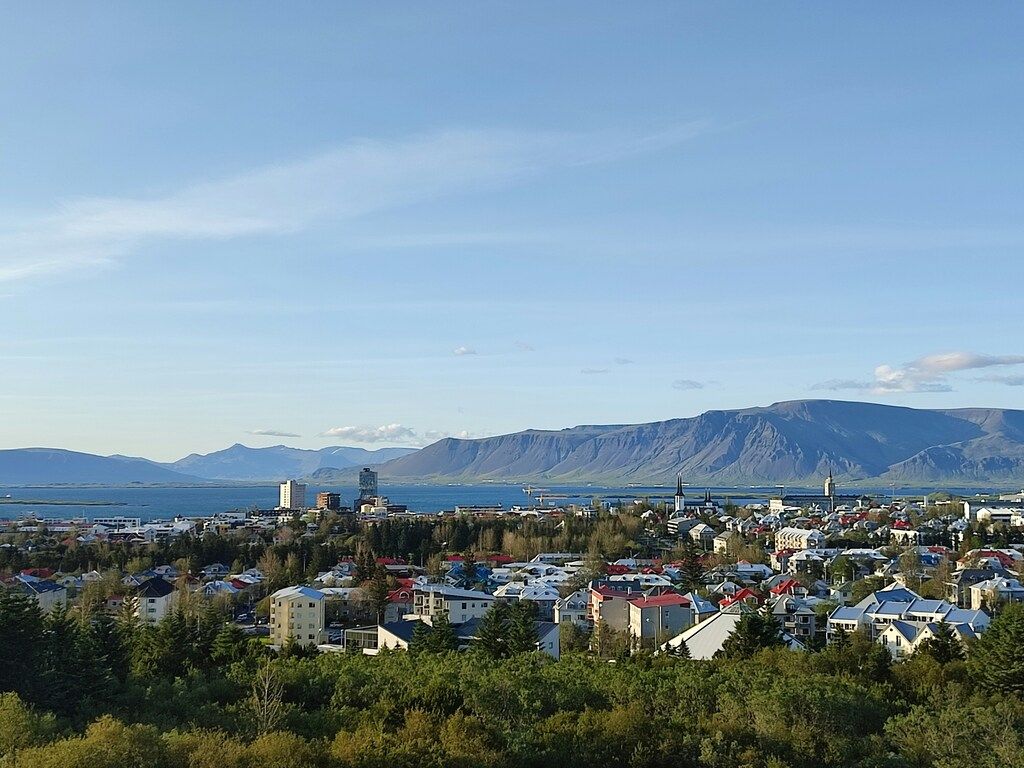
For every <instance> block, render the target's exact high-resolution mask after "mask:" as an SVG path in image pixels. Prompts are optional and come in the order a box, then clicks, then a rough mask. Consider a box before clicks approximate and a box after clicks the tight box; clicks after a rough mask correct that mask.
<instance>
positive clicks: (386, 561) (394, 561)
mask: <svg viewBox="0 0 1024 768" xmlns="http://www.w3.org/2000/svg"><path fill="white" fill-rule="evenodd" d="M377 565H405V560H403V559H402V558H400V557H378V558H377Z"/></svg>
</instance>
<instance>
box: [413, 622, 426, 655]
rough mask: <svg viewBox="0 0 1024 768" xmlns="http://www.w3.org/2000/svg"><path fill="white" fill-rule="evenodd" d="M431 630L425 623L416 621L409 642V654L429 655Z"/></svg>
mask: <svg viewBox="0 0 1024 768" xmlns="http://www.w3.org/2000/svg"><path fill="white" fill-rule="evenodd" d="M430 634H431V628H430V625H429V624H427V623H426V622H425V621H417V622H416V626H415V627H413V629H412V640H410V641H409V652H410V653H430V651H431V642H430Z"/></svg>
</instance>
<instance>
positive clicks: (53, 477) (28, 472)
mask: <svg viewBox="0 0 1024 768" xmlns="http://www.w3.org/2000/svg"><path fill="white" fill-rule="evenodd" d="M415 450H416V449H415V448H381V449H379V450H376V451H368V450H366V449H364V448H348V447H345V446H332V447H330V448H321V449H320V450H318V451H313V450H303V449H300V448H289V447H287V446H284V445H275V446H271V447H269V448H249V447H247V446H244V445H238V444H236V445H233V446H231V447H230V448H225V449H224V450H222V451H216V452H214V453H208V454H205V455H200V454H196V453H193V454H191V455H190V456H186V457H185V458H183V459H179V460H178V461H175V462H170V463H159V462H155V461H149V460H148V459H140V458H133V457H129V456H96V455H93V454H91V453H79V452H77V451H65V450H62V449H59V448H16V449H11V450H0V485H58V484H65V485H86V484H88V485H103V484H110V485H123V484H127V483H147V484H157V483H175V484H195V483H203V482H214V481H231V482H258V481H269V480H285V479H288V478H297V477H307V476H310V475H312V474H313V473H314V472H316V471H317V470H320V469H332V470H338V471H340V470H343V469H345V468H348V467H363V466H367V465H377V464H381V463H383V462H385V461H388V460H389V459H395V458H398V457H401V456H406V455H407V454H409V453H412V452H414V451H415Z"/></svg>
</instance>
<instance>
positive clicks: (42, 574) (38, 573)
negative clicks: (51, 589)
mask: <svg viewBox="0 0 1024 768" xmlns="http://www.w3.org/2000/svg"><path fill="white" fill-rule="evenodd" d="M21 575H22V576H35V577H36V578H37V579H48V578H50V577H51V576H53V568H25V569H24V570H22V572H21Z"/></svg>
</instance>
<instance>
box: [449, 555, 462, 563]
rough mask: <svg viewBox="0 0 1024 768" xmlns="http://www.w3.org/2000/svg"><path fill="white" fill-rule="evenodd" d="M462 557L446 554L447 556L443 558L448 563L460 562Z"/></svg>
mask: <svg viewBox="0 0 1024 768" xmlns="http://www.w3.org/2000/svg"><path fill="white" fill-rule="evenodd" d="M463 559H464V558H463V557H462V555H448V557H446V558H445V560H447V561H448V562H449V563H461V562H462V561H463Z"/></svg>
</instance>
